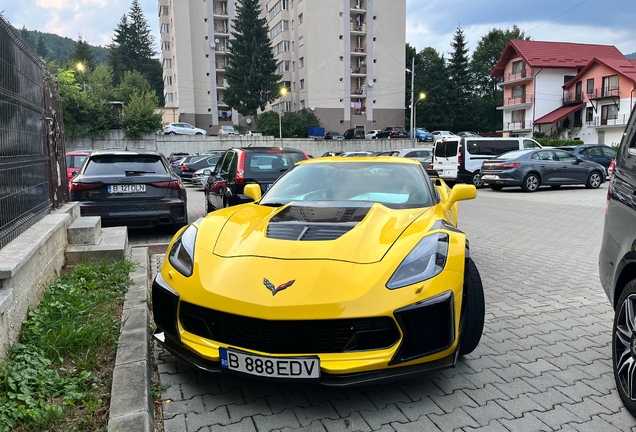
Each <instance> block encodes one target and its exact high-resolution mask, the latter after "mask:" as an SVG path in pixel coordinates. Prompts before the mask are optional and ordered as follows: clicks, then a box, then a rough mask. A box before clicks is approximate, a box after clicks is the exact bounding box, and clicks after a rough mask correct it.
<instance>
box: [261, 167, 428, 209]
mask: <svg viewBox="0 0 636 432" xmlns="http://www.w3.org/2000/svg"><path fill="white" fill-rule="evenodd" d="M426 182H427V179H426V177H425V174H424V173H423V171H422V169H421V167H420V166H419V165H407V164H403V163H386V162H384V163H382V162H373V161H370V162H331V163H320V164H304V165H298V166H296V167H295V168H294V169H292V170H290V171H288V173H287V174H285V175H284V176H282V177H281V178H280V179H279V180H278V181H277V182H276V183H275V184H274V185H273V186H272V188H271V189H270V190H269V191H268V192H267V193H266V194H265V196H264V197H263V199H262V200H261V204H267V203H289V202H292V201H294V202H320V205H321V207H324V206H325V205H328V204H326V203H329V202H334V203H336V202H337V203H338V204H336V205H340V206H342V205H343V204H342V202H346V203H347V204H346V205H362V206H365V205H372V204H373V203H376V202H377V203H381V204H383V205H385V206H387V207H389V208H417V207H428V206H430V205H432V199H431V196H430V189H429V188H428V187H427V184H426ZM354 203H356V204H354Z"/></svg>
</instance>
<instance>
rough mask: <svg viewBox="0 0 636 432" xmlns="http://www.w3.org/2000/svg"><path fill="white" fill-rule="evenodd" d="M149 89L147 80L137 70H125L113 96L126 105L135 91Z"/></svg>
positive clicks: (139, 91)
mask: <svg viewBox="0 0 636 432" xmlns="http://www.w3.org/2000/svg"><path fill="white" fill-rule="evenodd" d="M148 90H151V88H150V85H149V84H148V81H146V79H145V78H144V77H143V76H142V75H141V74H140V73H139V72H137V71H132V72H131V71H126V72H124V77H123V78H122V80H121V82H120V83H119V85H118V86H117V88H116V89H115V97H117V99H118V100H119V101H121V102H123V103H124V105H126V104H127V103H128V102H130V100H131V99H132V97H133V95H134V94H135V93H139V94H141V93H144V92H145V91H148Z"/></svg>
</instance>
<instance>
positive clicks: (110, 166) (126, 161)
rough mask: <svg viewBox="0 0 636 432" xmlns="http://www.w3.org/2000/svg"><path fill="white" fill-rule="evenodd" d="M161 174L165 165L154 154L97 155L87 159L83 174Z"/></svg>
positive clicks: (164, 171) (164, 169)
mask: <svg viewBox="0 0 636 432" xmlns="http://www.w3.org/2000/svg"><path fill="white" fill-rule="evenodd" d="M131 172H134V173H139V174H160V173H161V174H162V173H166V172H167V171H166V167H165V166H164V165H163V163H162V162H161V158H160V157H159V156H155V155H99V156H94V157H92V158H90V159H89V161H88V165H86V168H85V169H84V175H87V176H100V175H122V176H125V175H126V174H128V173H131Z"/></svg>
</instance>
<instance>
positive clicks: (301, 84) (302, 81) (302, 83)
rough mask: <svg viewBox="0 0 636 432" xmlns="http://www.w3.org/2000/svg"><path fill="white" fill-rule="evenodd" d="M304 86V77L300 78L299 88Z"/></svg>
mask: <svg viewBox="0 0 636 432" xmlns="http://www.w3.org/2000/svg"><path fill="white" fill-rule="evenodd" d="M304 88H305V80H304V79H301V80H300V89H301V90H302V89H304Z"/></svg>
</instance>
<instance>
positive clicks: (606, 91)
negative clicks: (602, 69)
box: [603, 75, 618, 118]
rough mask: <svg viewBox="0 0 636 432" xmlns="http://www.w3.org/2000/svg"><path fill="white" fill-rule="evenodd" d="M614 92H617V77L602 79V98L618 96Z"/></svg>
mask: <svg viewBox="0 0 636 432" xmlns="http://www.w3.org/2000/svg"><path fill="white" fill-rule="evenodd" d="M616 90H618V75H612V76H606V77H603V96H618V92H617V91H616ZM608 118H609V117H608Z"/></svg>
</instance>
